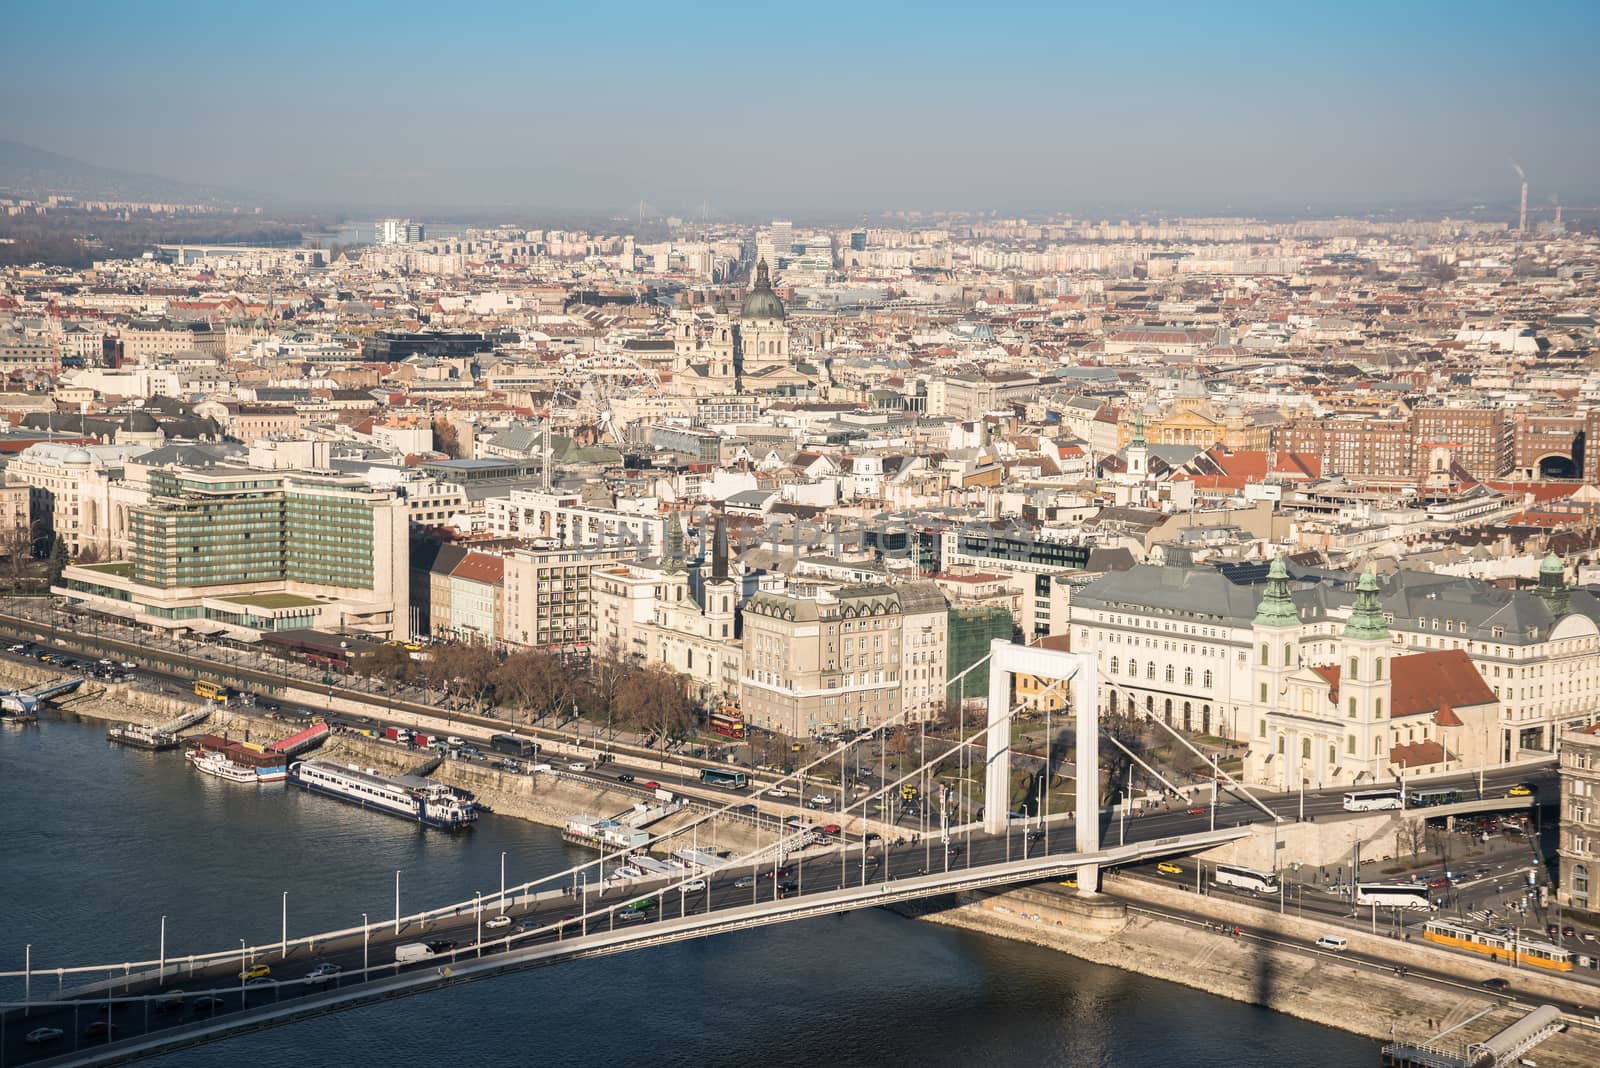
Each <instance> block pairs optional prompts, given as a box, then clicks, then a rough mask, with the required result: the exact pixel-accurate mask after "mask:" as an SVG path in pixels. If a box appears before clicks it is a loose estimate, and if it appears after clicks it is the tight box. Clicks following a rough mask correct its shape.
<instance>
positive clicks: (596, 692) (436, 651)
mask: <svg viewBox="0 0 1600 1068" xmlns="http://www.w3.org/2000/svg"><path fill="white" fill-rule="evenodd" d="M356 668H357V670H358V671H359V672H361V673H362V674H364V675H369V676H372V677H376V678H382V679H387V680H389V681H391V682H406V683H418V682H422V681H424V680H425V681H426V683H427V684H428V685H429V686H433V687H438V688H439V689H440V690H441V691H445V692H447V693H449V694H452V695H454V696H455V698H456V699H457V700H462V701H466V702H468V703H469V704H470V706H471V708H472V710H473V711H474V712H485V711H489V710H496V711H497V714H499V715H501V716H503V717H504V718H506V719H510V720H515V721H521V722H525V723H538V722H541V721H543V720H545V719H549V718H553V719H555V720H556V721H557V722H565V721H570V720H572V719H577V718H582V719H585V720H588V721H589V722H590V723H593V724H594V725H595V726H596V727H597V728H604V730H605V732H606V734H607V735H610V734H612V733H613V732H615V731H616V730H617V729H618V728H623V729H628V730H634V731H638V732H640V733H642V734H645V735H647V736H649V738H650V739H651V740H652V742H661V741H672V740H677V739H679V738H682V737H684V736H685V735H686V734H687V733H688V732H689V731H690V730H692V729H693V727H694V725H695V721H696V706H695V702H694V700H693V698H692V697H691V696H690V685H691V684H690V682H689V680H688V679H686V678H685V677H684V676H682V675H679V674H678V673H677V672H674V671H670V670H668V669H667V668H665V667H662V666H661V665H658V664H642V663H639V662H638V661H637V660H635V659H633V658H631V657H627V656H621V655H618V654H617V653H616V652H614V651H596V652H594V653H592V654H591V656H590V657H589V659H588V661H587V662H586V663H584V662H580V661H576V660H571V659H563V658H562V657H560V656H558V655H557V654H555V653H548V652H543V651H540V650H525V651H522V652H515V653H511V654H509V655H506V656H500V655H497V654H496V653H494V652H493V651H491V650H490V649H488V648H486V647H484V646H481V645H454V644H452V645H438V646H433V647H432V648H430V649H429V650H428V651H427V652H426V653H425V654H424V657H423V659H421V660H414V659H412V656H411V654H410V653H409V652H407V651H406V650H405V649H402V648H400V647H398V646H392V645H385V646H381V647H379V648H378V649H376V650H374V651H373V652H372V653H371V654H370V655H368V656H363V657H362V658H361V659H360V660H358V661H357V663H356Z"/></svg>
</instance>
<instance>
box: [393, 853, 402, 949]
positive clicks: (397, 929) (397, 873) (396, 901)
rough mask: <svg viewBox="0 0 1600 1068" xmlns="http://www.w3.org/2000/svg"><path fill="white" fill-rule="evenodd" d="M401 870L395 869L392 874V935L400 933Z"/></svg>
mask: <svg viewBox="0 0 1600 1068" xmlns="http://www.w3.org/2000/svg"><path fill="white" fill-rule="evenodd" d="M401 870H402V869H399V868H397V869H395V873H394V933H395V934H399V933H400V872H401Z"/></svg>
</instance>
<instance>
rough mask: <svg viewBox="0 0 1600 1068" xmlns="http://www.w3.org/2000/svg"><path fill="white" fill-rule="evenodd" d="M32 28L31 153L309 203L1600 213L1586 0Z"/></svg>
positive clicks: (197, 11) (92, 9) (502, 10)
mask: <svg viewBox="0 0 1600 1068" xmlns="http://www.w3.org/2000/svg"><path fill="white" fill-rule="evenodd" d="M9 30H10V36H11V38H12V40H13V41H14V42H16V43H18V44H22V43H25V44H26V47H21V48H17V49H14V50H13V52H12V54H11V55H10V56H9V57H8V61H7V63H6V64H5V69H4V70H3V71H0V91H3V92H4V95H5V98H6V99H7V100H9V101H12V102H13V105H14V106H12V107H10V108H7V109H6V114H5V116H4V117H0V137H8V138H11V139H13V140H16V141H20V142H24V143H26V144H30V145H34V146H37V147H39V148H43V149H47V150H50V151H54V152H59V153H62V154H65V155H69V156H73V157H76V158H79V159H82V160H85V161H88V162H90V163H95V164H100V165H104V166H111V167H116V168H119V169H123V170H129V171H136V172H145V173H151V174H159V175H165V176H168V177H172V178H182V179H186V180H190V181H194V182H200V183H204V184H207V185H213V186H220V187H227V188H231V189H237V190H240V191H242V192H244V193H249V194H254V195H256V196H257V197H259V198H260V199H261V200H263V201H265V202H268V203H270V204H273V205H279V206H287V205H298V206H321V207H344V208H359V207H366V206H372V207H382V206H395V207H406V208H410V209H421V208H434V209H447V208H486V207H497V208H500V207H503V208H518V209H528V208H547V209H550V208H555V209H583V210H605V209H620V208H622V207H624V206H626V205H628V204H631V203H636V202H637V201H638V200H640V199H641V198H643V199H645V200H646V201H648V202H649V203H651V204H655V205H659V206H661V207H662V208H663V209H664V210H671V211H678V212H687V211H689V210H690V209H697V208H699V207H700V206H701V205H702V204H704V203H709V204H710V205H712V206H713V207H715V208H717V209H720V210H721V211H724V212H730V213H748V212H759V211H766V212H784V213H788V214H792V215H801V216H804V215H807V214H811V215H819V214H820V215H827V214H833V215H847V214H851V213H855V212H859V211H864V210H880V209H885V208H918V209H930V208H936V209H962V210H992V209H999V210H1002V211H1012V212H1016V211H1024V210H1028V211H1041V210H1075V211H1080V212H1086V213H1093V212H1098V211H1105V212H1122V213H1127V212H1132V211H1141V212H1142V211H1154V212H1167V213H1175V212H1196V211H1204V212H1224V211H1231V212H1250V211H1298V212H1307V211H1309V212H1311V213H1316V212H1319V211H1320V212H1327V211H1330V210H1333V209H1336V208H1337V209H1382V208H1389V207H1399V208H1404V209H1416V208H1418V207H1426V208H1430V209H1446V208H1451V207H1459V206H1463V205H1470V204H1473V203H1478V202H1482V201H1492V202H1496V203H1505V202H1507V201H1508V199H1509V198H1514V196H1515V193H1516V189H1515V184H1514V183H1513V182H1511V181H1509V178H1510V176H1511V171H1510V167H1509V165H1508V160H1510V159H1512V158H1515V159H1516V160H1518V161H1519V162H1521V163H1522V165H1523V166H1524V167H1525V168H1527V170H1528V172H1529V173H1530V174H1531V175H1532V176H1533V184H1534V196H1535V200H1536V201H1538V202H1540V203H1547V202H1549V200H1550V198H1551V197H1552V196H1563V197H1565V198H1566V201H1567V202H1568V203H1574V204H1575V203H1580V202H1583V201H1585V200H1587V199H1590V198H1593V197H1594V196H1595V194H1596V193H1597V192H1600V185H1597V179H1596V177H1595V176H1596V175H1597V174H1600V142H1597V139H1596V138H1595V137H1594V136H1593V130H1592V128H1591V123H1592V117H1593V115H1594V114H1595V113H1596V111H1597V110H1600V87H1597V85H1596V83H1595V81H1594V79H1592V78H1589V77H1585V76H1583V75H1582V72H1583V71H1585V70H1586V69H1587V67H1588V65H1589V64H1590V62H1591V61H1592V50H1593V45H1594V42H1595V40H1596V36H1597V32H1600V8H1597V7H1596V5H1593V4H1588V3H1533V4H1519V5H1516V6H1515V7H1510V6H1507V5H1503V4H1497V3H1481V2H1468V3H1407V4H1386V3H1376V2H1372V3H1367V2H1357V3H1346V4H1337V5H1282V4H1272V3H1239V4H1226V5H1221V6H1217V5H1197V4H1186V3H1185V4H1168V3H1157V4H1146V5H1139V6H1138V7H1137V8H1136V9H1124V8H1119V7H1118V6H1116V5H1079V4H1037V5H1035V4H1021V5H1015V6H1011V5H1002V6H999V7H989V8H983V7H974V6H972V5H969V4H946V3H927V4H911V3H903V4H902V3H887V4H842V3H823V4H804V5H800V4H795V5H786V4H753V3H707V4H691V5H678V6H671V5H656V4H649V5H646V4H631V3H628V4H620V5H608V6H607V7H606V9H605V15H604V17H599V16H597V14H596V13H595V12H594V11H593V10H591V9H589V8H586V7H584V6H583V5H545V4H536V5H527V4H482V5H479V4H475V5H468V6H467V7H465V8H463V9H461V10H460V11H452V12H451V13H450V14H449V15H448V16H446V15H445V14H444V13H443V12H442V11H441V9H440V8H439V7H438V5H436V4H418V3H382V4H377V3H358V4H331V5H307V4H286V5H277V6H274V7H273V8H271V9H270V12H263V11H262V10H259V9H255V8H252V7H231V6H229V7H218V6H216V5H214V4H200V3H196V4H159V5H155V6H154V7H153V8H152V7H149V6H144V5H120V4H100V3H89V4H83V3H61V4H31V5H22V6H19V7H17V8H15V9H14V10H13V11H12V12H11V15H10V19H9ZM66 55H70V56H71V61H70V63H63V62H62V57H63V56H66ZM23 103H25V105H26V106H15V105H19V104H23Z"/></svg>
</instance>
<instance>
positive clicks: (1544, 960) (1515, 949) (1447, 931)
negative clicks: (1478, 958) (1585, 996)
mask: <svg viewBox="0 0 1600 1068" xmlns="http://www.w3.org/2000/svg"><path fill="white" fill-rule="evenodd" d="M1422 937H1423V938H1424V939H1426V940H1427V941H1429V942H1437V943H1438V944H1440V945H1442V946H1453V947H1454V948H1456V949H1464V950H1466V951H1467V952H1469V953H1482V954H1483V955H1484V956H1486V957H1492V958H1494V959H1495V960H1504V961H1510V960H1512V959H1515V960H1516V963H1517V964H1519V965H1526V966H1527V967H1530V968H1543V969H1545V970H1546V971H1552V972H1570V971H1571V970H1572V954H1571V953H1569V952H1567V951H1566V950H1565V949H1562V948H1561V947H1560V946H1558V945H1554V944H1552V943H1550V942H1547V941H1545V940H1544V939H1542V938H1532V939H1529V938H1524V937H1522V936H1521V935H1520V934H1515V933H1513V934H1498V933H1496V932H1493V931H1480V930H1478V929H1477V928H1475V927H1467V926H1465V925H1463V924H1459V923H1449V922H1447V921H1445V920H1429V921H1428V922H1427V923H1426V924H1424V925H1423V927H1422Z"/></svg>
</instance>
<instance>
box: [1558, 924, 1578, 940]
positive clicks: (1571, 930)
mask: <svg viewBox="0 0 1600 1068" xmlns="http://www.w3.org/2000/svg"><path fill="white" fill-rule="evenodd" d="M1577 934H1578V929H1577V928H1576V927H1570V926H1568V927H1563V928H1561V935H1562V937H1564V938H1575V937H1577Z"/></svg>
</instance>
